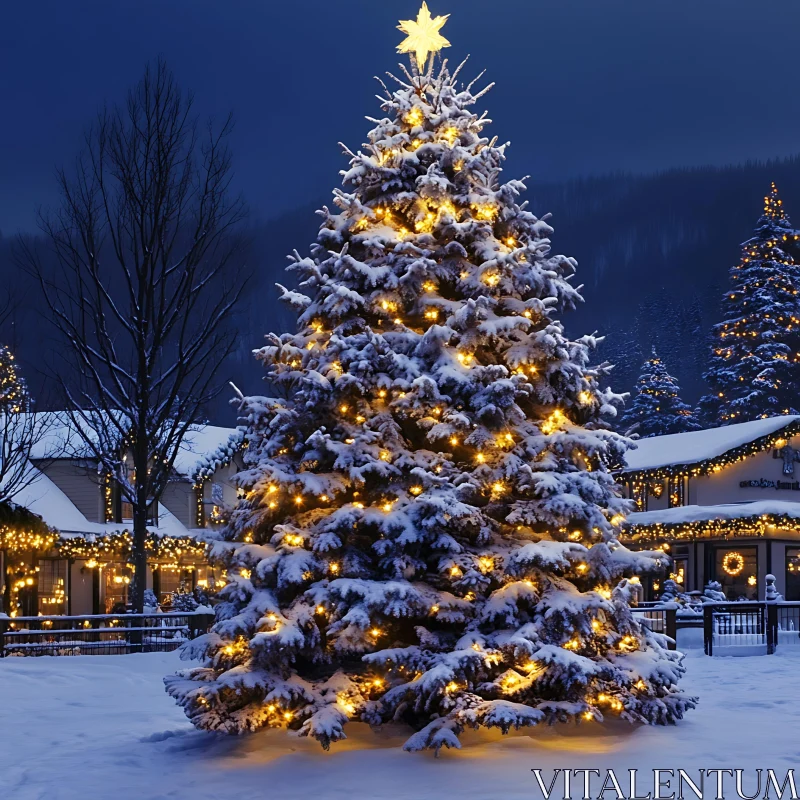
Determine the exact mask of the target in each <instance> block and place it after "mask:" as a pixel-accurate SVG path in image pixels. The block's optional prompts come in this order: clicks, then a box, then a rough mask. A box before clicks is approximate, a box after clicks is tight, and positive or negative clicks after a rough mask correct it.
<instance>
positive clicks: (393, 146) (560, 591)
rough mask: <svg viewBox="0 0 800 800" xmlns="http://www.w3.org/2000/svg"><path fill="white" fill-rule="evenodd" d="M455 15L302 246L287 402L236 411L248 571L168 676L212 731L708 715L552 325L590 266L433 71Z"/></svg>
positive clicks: (281, 348)
mask: <svg viewBox="0 0 800 800" xmlns="http://www.w3.org/2000/svg"><path fill="white" fill-rule="evenodd" d="M443 22H444V18H443V17H437V18H435V19H432V18H431V17H430V15H429V14H428V11H427V7H426V6H425V5H424V4H423V8H422V11H421V12H420V16H419V18H418V20H417V22H416V23H415V22H407V23H404V26H405V27H404V29H406V30H408V31H414V32H416V34H419V37H420V38H419V39H417V40H415V41H416V47H414V48H412V49H414V50H415V51H416V52H417V56H418V58H419V61H418V64H419V66H420V70H419V71H414V72H413V73H409V72H407V71H405V70H404V79H395V81H396V83H397V85H398V88H397V89H396V90H395V91H394V92H389V91H387V92H386V96H385V99H384V100H383V104H382V108H383V113H384V116H383V117H382V118H380V119H378V120H376V121H375V127H374V128H373V130H372V131H370V133H369V137H368V143H367V144H366V145H365V151H364V152H358V153H353V152H350V151H348V152H349V155H350V159H351V162H350V169H349V170H347V171H346V172H345V173H344V184H345V185H346V186H347V187H349V191H345V190H344V189H342V190H337V191H336V192H335V203H336V206H337V208H338V211H337V212H335V213H334V212H332V211H329V210H328V209H325V210H323V212H322V216H323V222H322V227H321V229H320V232H319V238H318V242H317V244H316V245H315V246H314V247H313V248H312V256H311V257H310V258H301V257H300V256H299V255H296V256H295V258H294V263H293V264H292V266H291V269H292V270H293V272H295V274H297V275H298V276H299V278H300V280H301V291H288V290H284V297H285V299H286V300H288V301H289V302H290V303H291V304H292V305H293V306H294V307H295V308H296V309H297V310H298V312H299V318H298V324H297V330H296V331H295V332H294V333H287V334H283V335H277V334H272V335H270V336H269V337H268V343H267V345H266V346H265V347H263V348H262V349H261V350H260V351H259V352H258V357H259V359H260V360H261V361H262V362H263V363H264V365H265V366H266V368H267V374H268V378H269V381H270V383H271V385H272V386H274V387H276V392H275V394H274V395H273V396H271V397H247V398H243V399H242V400H241V414H242V417H243V419H244V421H245V423H246V425H247V434H246V438H247V443H248V448H247V450H246V451H245V459H246V463H247V469H246V470H245V471H244V472H243V473H241V474H240V475H239V479H238V480H239V483H240V488H241V489H242V491H243V495H244V496H243V499H242V500H241V501H240V503H239V504H238V506H237V507H236V508H235V509H234V511H233V513H232V516H231V522H230V525H229V527H228V529H227V533H226V534H225V541H222V542H219V543H217V544H216V545H215V546H214V548H213V551H212V557H213V558H214V559H215V560H216V561H217V562H221V563H222V564H224V565H225V567H226V568H227V570H228V580H229V583H228V584H227V585H226V586H225V588H224V589H223V590H222V591H221V592H220V595H219V597H220V602H219V604H218V605H217V607H216V613H217V622H216V625H215V626H214V628H213V630H212V632H211V633H209V634H208V635H207V636H205V637H203V638H201V639H199V640H195V642H193V643H192V644H190V645H188V646H187V647H186V649H185V651H184V656H185V657H189V658H201V659H203V665H202V666H200V667H195V668H192V669H188V670H186V671H184V672H182V673H179V674H178V675H175V676H170V677H169V678H167V679H166V684H167V688H168V691H169V692H170V694H171V695H172V696H173V697H175V698H176V699H177V701H178V702H179V703H180V704H181V705H182V706H183V708H184V710H185V712H186V714H187V715H188V716H189V718H190V719H191V720H192V722H193V723H194V724H195V725H196V726H197V727H199V728H203V729H208V730H220V731H228V732H241V731H246V730H255V729H257V728H262V727H266V726H273V727H280V726H288V727H292V728H295V729H298V730H299V731H300V732H301V733H302V734H304V735H309V736H313V737H315V738H316V739H318V740H319V741H320V743H321V744H322V745H323V746H324V747H328V746H329V744H330V743H331V742H333V741H335V740H337V739H341V738H342V737H343V736H344V735H345V734H344V726H345V724H346V723H347V721H348V720H351V719H354V720H361V721H365V722H368V723H371V724H379V723H382V722H387V721H390V720H396V721H405V722H407V723H408V724H410V725H412V726H413V727H414V728H416V729H417V733H415V734H414V735H413V736H412V737H411V738H410V739H409V741H408V743H407V745H406V747H407V748H408V749H411V750H418V749H422V748H433V749H435V750H437V751H438V750H439V749H440V748H441V747H442V746H447V747H451V746H456V747H457V746H458V735H459V733H460V732H461V731H462V730H463V729H464V728H465V727H467V726H469V727H476V728H477V727H481V726H483V727H497V728H500V729H501V730H502V731H504V732H505V731H508V730H509V729H510V728H518V727H521V726H528V725H536V724H539V723H544V722H554V721H562V720H579V721H584V722H586V721H591V720H598V719H602V718H603V716H604V715H605V714H612V715H616V716H620V717H621V718H623V719H626V720H628V721H630V722H649V723H670V722H675V721H676V720H678V719H680V718H681V717H682V715H683V713H684V712H685V711H686V710H687V709H688V708H691V707H692V706H693V705H694V700H693V699H692V698H690V697H687V696H685V695H684V694H683V693H681V692H680V691H679V689H678V688H677V685H676V684H677V681H678V679H679V678H680V676H681V674H682V673H683V668H682V666H681V656H680V655H678V654H676V653H673V652H669V651H668V650H667V649H666V647H665V644H664V640H663V639H662V638H660V637H659V636H658V635H656V634H654V633H652V632H650V631H649V630H648V629H647V628H643V627H640V625H639V624H638V623H637V622H636V620H635V619H634V617H633V615H632V613H631V611H630V608H629V599H630V596H631V592H632V588H631V584H629V582H628V581H627V580H626V576H633V575H634V574H635V573H638V572H648V571H656V570H658V569H659V568H660V567H661V565H662V563H663V561H664V559H665V558H666V556H665V555H664V554H663V553H662V552H648V553H637V554H634V553H631V552H630V551H628V550H626V549H625V548H624V547H623V546H621V545H620V543H619V542H618V541H617V533H618V531H619V528H620V525H621V524H622V523H623V522H624V515H625V512H626V509H627V502H626V501H624V500H622V499H621V498H620V496H619V495H618V492H617V488H616V486H615V484H614V480H613V478H612V476H611V474H610V473H609V471H608V468H609V465H611V464H613V463H619V461H620V460H621V458H622V455H623V453H624V451H625V449H626V448H627V446H628V442H627V440H625V439H624V438H623V437H622V436H620V435H619V434H616V433H614V432H612V431H610V430H608V429H607V426H606V425H605V424H604V423H603V421H602V417H603V416H604V415H609V416H613V414H614V413H615V406H616V404H617V403H618V401H619V399H620V398H619V396H617V395H615V394H613V393H612V392H611V391H609V390H604V389H602V388H600V383H601V380H602V379H603V377H604V376H605V375H606V372H607V369H608V368H607V367H606V366H600V367H591V366H589V359H590V354H591V352H592V349H593V348H594V346H595V344H596V340H595V339H594V338H592V337H583V338H580V339H569V338H567V337H566V335H565V334H564V330H563V327H562V325H561V323H560V322H559V321H558V319H557V318H556V314H557V312H558V311H559V310H563V309H569V308H571V307H573V306H574V305H575V304H576V303H578V302H580V300H581V298H580V295H579V294H578V291H577V290H576V289H575V288H574V287H573V286H572V285H571V284H570V279H571V277H572V275H573V274H574V271H575V266H576V264H575V261H574V260H573V259H571V258H566V257H564V256H560V255H554V254H553V253H552V252H551V249H550V241H549V236H550V234H551V233H552V228H550V226H549V225H548V224H547V222H546V221H545V220H544V219H539V218H537V217H535V216H534V215H533V214H532V213H531V212H530V211H528V210H526V208H525V206H524V204H520V203H519V200H518V198H519V194H520V192H521V191H522V190H523V189H524V185H523V184H522V183H521V182H520V181H515V180H512V181H510V182H507V183H502V182H500V171H501V165H502V162H503V159H504V151H505V147H504V146H498V145H497V144H496V142H495V140H494V139H491V140H490V139H488V138H487V137H486V136H485V129H486V127H487V125H488V123H489V121H488V120H487V119H486V117H485V115H478V114H476V113H475V112H474V111H473V110H472V107H473V106H474V104H475V103H476V101H477V100H478V98H479V97H480V96H481V95H482V94H483V92H473V90H472V84H470V85H469V86H467V87H461V86H459V85H458V83H457V78H458V73H459V72H460V68H459V69H457V70H456V71H455V72H453V73H451V72H450V70H449V69H448V68H447V63H446V62H445V63H444V64H443V65H442V67H441V69H440V70H439V71H438V72H435V73H434V71H433V68H432V61H431V66H428V67H427V68H426V63H427V62H426V57H427V52H425V47H422V54H420V52H419V49H418V48H419V47H421V46H422V45H423V44H425V41H427V40H426V39H425V37H424V36H422V34H421V33H419V31H420V30H424V31H429V32H430V31H431V30H433V32H434V33H435V36H439V34H438V33H436V32H437V31H438V28H439V27H441V24H443ZM416 34H411V33H410V35H416ZM440 38H441V37H440ZM434 40H435V37H434ZM409 46H410V45H409ZM438 46H442V45H441V43H439V45H438ZM438 46H436V47H433V46H431V47H427V50H431V49H438Z"/></svg>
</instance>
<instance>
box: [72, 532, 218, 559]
mask: <svg viewBox="0 0 800 800" xmlns="http://www.w3.org/2000/svg"><path fill="white" fill-rule="evenodd" d="M132 546H133V534H131V532H130V531H122V532H120V533H111V534H106V535H102V536H96V537H83V536H76V537H74V538H70V539H59V540H58V542H57V543H56V547H57V548H58V552H59V554H60V555H61V556H63V557H64V558H74V559H83V560H86V561H95V562H105V561H127V560H128V559H129V557H130V555H131V550H132ZM145 550H146V551H147V555H148V557H149V558H157V559H168V560H169V561H172V562H177V561H178V559H180V558H181V557H182V556H190V557H193V558H205V555H206V544H205V543H204V542H198V541H197V540H196V539H192V538H191V537H189V536H181V537H171V536H159V535H158V534H155V533H151V534H148V536H147V539H146V540H145Z"/></svg>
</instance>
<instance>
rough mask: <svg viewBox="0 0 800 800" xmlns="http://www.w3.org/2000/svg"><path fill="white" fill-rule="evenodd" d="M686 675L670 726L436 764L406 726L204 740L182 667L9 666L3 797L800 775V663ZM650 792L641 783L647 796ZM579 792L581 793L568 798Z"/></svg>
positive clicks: (0, 680)
mask: <svg viewBox="0 0 800 800" xmlns="http://www.w3.org/2000/svg"><path fill="white" fill-rule="evenodd" d="M687 664H688V667H689V669H688V673H687V676H686V679H685V689H686V691H687V692H690V693H691V694H696V695H699V697H700V706H699V708H698V709H697V710H696V711H695V712H694V713H693V714H689V715H687V716H686V718H685V719H684V721H683V722H681V723H680V724H679V725H677V726H675V727H666V728H661V727H659V728H656V727H638V728H633V727H631V726H629V725H626V724H622V723H618V722H616V721H615V722H610V723H605V724H597V723H588V724H586V725H581V726H579V727H576V726H556V727H554V728H542V729H535V728H534V729H531V730H529V731H528V732H526V733H523V734H517V735H509V736H506V737H502V736H500V735H499V734H498V735H492V734H486V733H481V734H480V735H476V734H474V735H470V734H469V733H467V734H465V735H464V736H463V737H462V739H463V744H464V746H463V749H462V750H460V751H443V752H442V755H441V757H440V758H438V759H435V758H434V757H433V756H432V754H430V753H417V754H410V753H405V752H403V751H402V750H401V749H400V748H401V745H402V743H403V742H404V741H405V739H406V738H407V737H408V734H409V731H408V730H407V729H404V728H401V727H398V728H395V729H384V730H383V731H382V732H380V733H379V734H377V735H374V734H372V733H371V732H370V731H369V729H368V728H367V727H366V726H364V725H358V724H351V725H348V727H347V734H348V737H349V738H348V739H347V740H345V741H342V742H340V743H338V744H335V745H333V747H332V748H331V752H329V753H325V752H323V751H322V749H321V748H320V747H319V745H318V744H317V743H316V742H314V741H313V740H310V739H300V738H298V737H296V736H293V735H287V734H286V733H285V732H283V731H262V732H260V733H257V734H254V735H250V736H243V737H226V736H223V735H220V734H211V733H204V732H200V731H197V730H195V729H194V728H193V727H192V726H191V724H190V723H189V722H188V721H187V720H186V718H185V717H184V715H183V712H182V711H181V709H180V708H179V707H178V706H176V705H174V703H173V702H172V701H171V700H170V699H169V698H168V697H167V696H166V694H165V693H164V690H163V688H162V684H161V678H162V676H163V675H165V674H167V673H169V672H172V671H174V670H175V669H177V668H178V667H179V661H178V658H177V655H176V654H174V653H154V654H146V655H130V656H78V657H72V658H48V657H43V658H6V659H3V660H0V686H2V702H0V714H2V718H3V725H2V727H0V797H2V798H13V800H39V798H47V799H48V800H100V799H101V798H111V797H113V798H114V800H157V799H158V800H161V799H162V798H172V799H174V800H206V799H208V800H211V799H212V798H213V800H219V798H221V797H235V798H236V800H256V798H258V800H264V798H279V800H294V799H295V798H297V800H300V799H301V798H303V799H304V800H305V798H309V797H313V798H316V800H339V798H341V799H342V800H355V799H356V798H369V799H370V800H380V798H397V799H400V798H415V800H434V798H435V799H436V800H439V799H440V798H445V797H458V798H459V800H469V799H470V798H475V799H476V800H478V798H480V800H486V798H503V800H516V798H520V800H521V799H522V798H525V800H531V798H540V797H541V796H542V795H541V792H540V790H539V789H538V786H537V785H536V782H535V779H534V777H533V773H532V772H531V769H533V768H536V767H538V768H541V769H543V770H545V772H544V778H545V780H547V781H548V782H549V777H550V775H551V773H549V772H547V770H552V769H554V768H572V769H585V768H598V769H601V770H605V769H608V768H614V769H615V770H616V771H617V774H618V775H621V776H622V777H625V776H626V775H627V772H626V770H628V769H631V768H638V769H640V770H645V771H646V772H645V773H644V774H645V777H646V778H648V782H649V778H650V776H651V773H650V770H652V769H654V768H673V769H677V768H683V769H686V770H689V769H701V768H703V769H716V768H742V769H747V770H751V769H755V768H757V767H761V768H770V767H771V768H774V769H776V770H778V769H781V770H785V769H787V768H788V767H792V766H797V763H796V762H797V758H796V746H795V745H793V744H792V743H793V742H797V740H798V738H799V737H800V704H798V703H797V702H796V700H795V698H796V694H797V674H798V671H799V670H800V653H798V654H793V653H788V652H786V651H784V652H783V653H781V652H779V653H778V654H776V655H774V656H762V657H752V658H736V659H733V658H708V657H707V656H704V655H702V654H700V653H697V652H696V651H695V652H693V653H690V654H689V655H687ZM712 780H713V778H710V779H708V781H709V782H710V781H712ZM709 786H710V783H709ZM748 788H749V787H748V785H747V784H745V789H746V790H747V789H748ZM651 790H652V786H649V785H645V786H644V787H643V792H641V793H643V794H646V793H647V791H651ZM753 791H754V789H752V790H750V792H749V793H750V794H752V793H753ZM762 794H763V789H762ZM581 795H582V792H581V791H580V781H579V780H576V781H574V783H573V796H574V797H576V798H578V797H580V796H581ZM613 796H614V793H613V792H609V793H606V794H605V795H604V797H609V798H610V797H613ZM689 796H692V795H691V794H690V795H689ZM726 796H727V795H726ZM731 796H735V795H731Z"/></svg>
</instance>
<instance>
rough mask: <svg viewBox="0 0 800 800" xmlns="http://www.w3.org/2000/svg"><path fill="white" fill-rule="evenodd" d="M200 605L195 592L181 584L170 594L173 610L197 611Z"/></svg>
mask: <svg viewBox="0 0 800 800" xmlns="http://www.w3.org/2000/svg"><path fill="white" fill-rule="evenodd" d="M198 605H199V603H198V602H197V599H196V598H195V596H194V592H189V591H186V589H185V588H184V587H183V586H180V587H179V588H178V589H176V590H175V591H174V592H173V593H172V594H171V595H170V607H171V610H172V611H196V610H197V606H198Z"/></svg>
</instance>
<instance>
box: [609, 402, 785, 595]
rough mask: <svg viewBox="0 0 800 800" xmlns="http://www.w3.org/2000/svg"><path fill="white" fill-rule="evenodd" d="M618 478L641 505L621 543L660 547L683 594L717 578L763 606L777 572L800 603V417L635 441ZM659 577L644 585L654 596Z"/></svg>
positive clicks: (730, 590)
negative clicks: (766, 590) (767, 585)
mask: <svg viewBox="0 0 800 800" xmlns="http://www.w3.org/2000/svg"><path fill="white" fill-rule="evenodd" d="M636 444H637V447H636V449H635V450H632V451H630V452H629V453H628V455H627V463H626V466H625V468H624V469H623V470H622V471H621V472H620V474H619V476H618V480H619V482H620V483H621V484H622V485H623V486H624V489H625V493H626V495H627V497H629V498H630V499H631V500H632V501H633V502H634V505H635V509H636V510H635V511H634V513H632V514H631V515H630V516H629V519H628V522H629V527H628V529H627V531H626V534H625V536H624V537H623V539H624V541H625V543H626V544H628V545H629V546H631V547H633V548H636V549H643V548H647V549H650V548H658V547H661V548H663V549H664V550H665V551H666V552H668V553H669V554H670V555H671V557H672V559H673V566H672V571H671V574H670V575H669V576H665V577H672V578H673V579H674V580H675V581H676V582H677V583H678V584H679V586H680V587H682V589H683V590H685V591H687V592H689V591H700V590H702V589H703V587H704V586H705V585H706V584H707V583H708V582H709V581H718V582H719V583H720V584H721V585H722V589H723V591H724V592H725V594H726V595H727V597H728V599H730V600H738V599H751V600H756V599H761V600H763V599H764V588H765V577H766V576H767V575H768V574H773V575H775V578H776V586H777V589H778V591H779V592H780V593H781V594H782V595H783V596H784V597H785V599H787V600H800V417H796V416H782V417H771V418H769V419H762V420H754V421H752V422H743V423H739V424H736V425H728V426H725V427H721V428H712V429H709V430H702V431H692V432H689V433H679V434H671V435H668V436H655V437H652V438H649V439H643V440H640V441H638V442H637V443H636ZM661 580H663V578H662V579H654V580H652V581H649V582H647V583H646V584H645V592H646V596H647V597H648V598H653V597H657V596H658V594H659V591H660V582H661Z"/></svg>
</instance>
